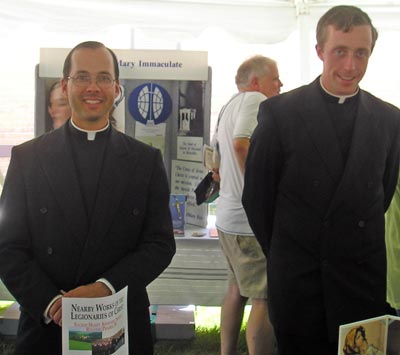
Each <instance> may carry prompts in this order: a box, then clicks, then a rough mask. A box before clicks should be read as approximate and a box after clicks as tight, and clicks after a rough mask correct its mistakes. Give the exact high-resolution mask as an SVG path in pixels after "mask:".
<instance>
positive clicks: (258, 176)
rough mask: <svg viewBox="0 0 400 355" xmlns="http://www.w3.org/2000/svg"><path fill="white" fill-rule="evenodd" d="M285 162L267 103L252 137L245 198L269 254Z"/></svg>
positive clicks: (251, 217)
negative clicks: (279, 186) (280, 180)
mask: <svg viewBox="0 0 400 355" xmlns="http://www.w3.org/2000/svg"><path fill="white" fill-rule="evenodd" d="M282 159H283V154H282V149H281V145H280V141H279V134H278V129H277V126H276V125H275V122H274V119H273V116H272V115H271V112H270V110H269V109H268V100H267V101H266V102H264V103H262V104H261V105H260V110H259V113H258V126H257V127H256V129H255V131H254V133H253V135H252V137H251V141H250V148H249V153H248V156H247V161H246V170H245V178H244V190H243V197H242V203H243V206H244V209H245V211H246V214H247V218H248V220H249V223H250V227H251V228H252V230H253V232H254V234H255V236H256V238H257V240H258V241H259V243H260V244H261V246H262V248H263V251H264V253H265V254H266V255H267V253H268V250H269V246H270V241H271V237H272V230H273V219H274V212H275V202H276V195H277V190H278V183H279V178H280V175H281V168H282Z"/></svg>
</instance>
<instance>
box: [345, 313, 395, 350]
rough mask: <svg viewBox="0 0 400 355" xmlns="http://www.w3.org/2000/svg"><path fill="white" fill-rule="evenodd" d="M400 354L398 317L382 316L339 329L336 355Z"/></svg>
mask: <svg viewBox="0 0 400 355" xmlns="http://www.w3.org/2000/svg"><path fill="white" fill-rule="evenodd" d="M399 353H400V317H395V316H391V315H384V316H380V317H375V318H370V319H365V320H362V321H359V322H354V323H349V324H344V325H341V326H340V327H339V348H338V355H353V354H374V355H398V354H399Z"/></svg>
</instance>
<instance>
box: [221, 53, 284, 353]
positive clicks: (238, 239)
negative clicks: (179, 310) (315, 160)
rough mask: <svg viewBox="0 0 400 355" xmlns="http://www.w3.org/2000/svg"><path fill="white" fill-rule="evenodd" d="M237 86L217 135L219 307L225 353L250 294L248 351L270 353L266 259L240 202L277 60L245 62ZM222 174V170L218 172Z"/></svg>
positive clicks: (274, 87)
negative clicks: (222, 271)
mask: <svg viewBox="0 0 400 355" xmlns="http://www.w3.org/2000/svg"><path fill="white" fill-rule="evenodd" d="M236 85H237V87H238V90H239V92H238V93H237V94H236V95H235V96H233V97H232V98H231V99H230V100H229V102H228V103H227V104H226V105H225V106H224V107H223V109H222V111H221V113H220V117H219V119H218V124H217V128H216V132H215V134H214V141H215V140H216V141H217V142H218V146H219V152H220V155H221V163H220V168H219V171H216V172H215V174H214V179H218V178H220V181H221V184H220V185H221V189H220V195H219V199H218V204H217V216H216V217H217V219H216V226H217V230H218V236H219V240H220V245H221V248H222V251H223V252H224V254H225V256H226V259H227V262H228V274H229V287H228V290H227V293H226V295H225V298H224V302H223V305H222V312H221V354H222V355H230V354H235V353H236V346H237V340H238V336H239V332H240V328H241V324H242V319H243V312H244V307H245V305H246V303H247V301H248V299H251V304H252V309H251V312H250V316H249V319H248V323H247V329H246V341H247V347H248V350H249V354H250V355H253V354H263V355H265V354H267V355H269V354H271V352H272V351H273V349H274V336H273V330H272V327H271V324H270V322H269V316H268V309H267V275H266V260H265V256H264V254H263V251H262V249H261V247H260V245H259V243H258V241H257V239H256V238H255V236H254V233H253V232H252V230H251V228H250V226H249V223H248V221H247V217H246V213H245V211H244V209H243V206H242V202H241V200H242V191H243V184H244V166H245V161H246V157H247V152H248V148H249V144H250V137H251V135H252V133H253V131H254V129H255V127H256V125H257V113H258V107H259V104H260V103H261V102H262V101H264V100H265V99H267V98H268V97H271V96H275V95H278V94H279V92H280V88H281V86H282V83H281V81H280V80H279V72H278V67H277V64H276V62H275V61H273V60H272V59H269V58H267V57H263V56H260V55H257V56H254V57H251V58H249V59H248V60H246V61H245V62H243V63H242V64H241V65H240V66H239V68H238V71H237V74H236ZM218 174H219V176H218Z"/></svg>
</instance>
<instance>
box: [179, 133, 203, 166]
mask: <svg viewBox="0 0 400 355" xmlns="http://www.w3.org/2000/svg"><path fill="white" fill-rule="evenodd" d="M176 149H177V152H176V157H177V159H181V160H189V161H196V162H202V161H203V137H182V136H178V139H177V148H176Z"/></svg>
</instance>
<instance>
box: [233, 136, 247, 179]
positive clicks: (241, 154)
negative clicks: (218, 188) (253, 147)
mask: <svg viewBox="0 0 400 355" xmlns="http://www.w3.org/2000/svg"><path fill="white" fill-rule="evenodd" d="M232 144H233V150H234V152H235V156H236V159H237V161H238V163H239V167H240V171H241V172H242V174H243V175H244V170H245V164H246V158H247V153H248V152H249V145H250V139H249V138H234V139H233V143H232Z"/></svg>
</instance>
